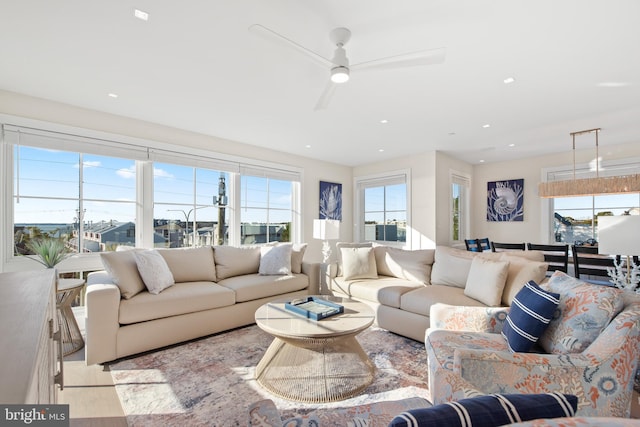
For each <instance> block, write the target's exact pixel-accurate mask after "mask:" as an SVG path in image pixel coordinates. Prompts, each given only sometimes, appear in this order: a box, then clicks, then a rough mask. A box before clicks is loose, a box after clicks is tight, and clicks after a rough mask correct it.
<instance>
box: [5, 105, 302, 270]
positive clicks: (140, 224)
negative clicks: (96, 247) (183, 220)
mask: <svg viewBox="0 0 640 427" xmlns="http://www.w3.org/2000/svg"><path fill="white" fill-rule="evenodd" d="M16 129H28V130H30V131H32V132H34V133H37V134H42V135H46V136H52V135H53V136H60V135H63V136H64V137H65V138H66V139H68V140H69V141H68V145H65V146H64V147H58V146H56V149H60V150H62V151H77V152H79V153H83V154H95V155H101V156H114V157H121V158H125V159H129V160H134V161H135V165H136V184H135V185H136V206H137V207H136V246H137V247H142V248H153V233H154V228H153V225H154V221H153V220H154V218H153V211H154V203H153V164H154V162H165V163H172V164H182V165H185V166H190V167H196V168H197V167H202V168H206V169H214V170H219V171H221V170H223V169H221V168H224V172H229V181H230V182H228V183H227V194H228V198H229V201H228V206H227V208H226V209H227V210H228V211H229V224H228V227H229V235H230V237H229V241H228V242H227V244H228V245H238V244H239V241H240V236H239V233H240V210H239V209H237V208H236V207H235V204H236V203H239V200H240V199H239V197H238V196H239V191H240V179H241V170H244V171H254V172H259V173H261V174H263V175H265V176H272V177H276V176H277V177H280V178H279V179H282V177H287V178H288V179H291V180H292V181H293V185H292V192H293V194H292V195H291V196H292V221H291V234H290V238H291V241H292V242H294V243H300V239H301V236H302V225H303V224H302V206H301V199H302V198H301V194H300V193H301V183H302V182H303V179H304V176H303V169H302V168H299V167H296V166H289V165H283V164H278V163H273V162H268V161H263V160H257V159H252V158H248V157H242V156H236V155H228V154H223V153H218V152H215V151H208V150H203V149H198V148H192V147H188V146H177V145H174V144H169V143H163V142H158V141H151V140H147V139H142V138H136V137H129V136H125V135H115V134H110V133H107V132H102V131H95V130H90V129H85V128H79V127H74V126H67V125H60V124H55V123H49V122H43V121H40V120H34V119H27V118H22V117H15V116H10V115H5V114H0V165H2V167H1V169H2V171H1V174H2V183H3V185H2V186H1V188H0V209H1V210H2V212H3V215H2V221H1V222H0V227H2V228H1V229H2V230H4V232H3V233H1V235H0V263H1V265H0V267H1V268H0V271H19V270H25V269H32V268H33V267H34V263H33V262H32V261H31V260H28V259H26V257H20V256H14V251H13V239H14V233H13V229H14V215H13V203H14V184H13V178H14V167H13V145H14V143H15V141H14V140H13V139H12V137H7V134H8V133H10V132H14V131H15V130H16ZM85 144H86V145H85ZM23 145H28V146H38V145H37V144H35V145H34V144H29V143H25V144H23ZM42 145H44V147H42V146H40V148H50V146H48V147H47V145H46V144H42ZM68 147H76V148H79V149H77V150H76V149H70V148H68ZM114 153H115V154H114ZM123 153H124V155H123ZM127 153H131V156H128V155H126V154H127ZM134 154H135V155H134ZM163 159H164V160H163ZM166 159H170V161H167V160H166ZM185 163H186V164H185ZM102 268H103V267H102V262H101V260H100V257H99V253H91V254H76V255H74V256H72V257H70V258H68V259H67V260H65V261H64V262H63V263H62V264H60V265H59V268H58V270H59V271H60V272H66V271H69V272H71V271H93V270H99V269H102Z"/></svg>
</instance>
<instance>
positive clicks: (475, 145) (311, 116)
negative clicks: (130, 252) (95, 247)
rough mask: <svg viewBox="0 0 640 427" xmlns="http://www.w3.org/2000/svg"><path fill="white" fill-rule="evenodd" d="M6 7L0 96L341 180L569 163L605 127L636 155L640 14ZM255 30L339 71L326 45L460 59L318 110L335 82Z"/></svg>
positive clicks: (287, 6)
mask: <svg viewBox="0 0 640 427" xmlns="http://www.w3.org/2000/svg"><path fill="white" fill-rule="evenodd" d="M0 5H1V7H0V11H1V12H0V19H1V21H0V58H1V59H0V89H5V90H9V91H13V92H19V93H24V94H27V95H31V96H36V97H41V98H46V99H52V100H56V101H60V102H64V103H68V104H72V105H77V106H81V107H85V108H89V109H94V110H99V111H105V112H108V113H113V114H118V115H122V116H127V117H133V118H136V119H141V120H146V121H149V122H154V123H161V124H164V125H168V126H173V127H176V128H181V129H186V130H191V131H194V132H199V133H203V134H208V135H215V136H218V137H222V138H227V139H230V140H235V141H239V142H243V143H248V144H253V145H258V146H265V147H269V148H272V149H275V150H281V151H284V152H288V153H293V154H298V155H302V156H307V157H313V158H316V159H322V160H326V161H330V162H335V163H340V164H344V165H359V164H366V163H371V162H376V161H382V160H385V159H391V158H396V157H401V156H408V155H411V154H414V153H421V152H425V151H430V150H441V151H444V152H447V153H449V154H450V155H452V156H454V157H457V158H460V159H462V160H465V161H468V162H470V163H474V164H475V163H478V162H480V161H481V160H485V161H486V162H493V161H504V160H509V159H514V158H522V157H529V156H534V155H541V154H546V153H552V152H567V151H570V150H571V139H570V137H569V133H570V132H573V131H579V130H583V129H589V128H594V127H601V128H602V133H601V134H600V144H601V146H605V145H608V144H618V143H630V142H640V138H639V136H640V54H639V45H640V25H639V21H638V19H639V18H640V1H637V0H616V1H603V0H562V1H557V0H553V1H552V0H539V1H530V0H529V1H525V0H436V1H434V0H395V1H391V0H387V1H382V0H325V1H319V0H270V1H266V0H226V1H221V0H218V1H214V0H190V1H176V0H171V1H169V0H118V1H97V0H93V1H87V0H60V1H42V0H20V1H11V0H0ZM135 8H138V9H140V10H143V11H145V12H147V13H149V15H150V18H149V20H148V21H147V22H144V21H141V20H139V19H137V18H135V17H134V16H133V12H134V9H135ZM255 23H259V24H262V25H264V26H266V27H269V28H271V29H273V30H275V31H277V32H279V33H280V34H283V35H285V36H287V37H289V38H290V39H293V40H295V41H297V42H298V43H299V44H301V45H303V46H304V47H306V48H308V49H311V50H313V51H315V52H317V53H319V54H321V55H323V56H325V57H331V56H332V54H333V49H334V46H332V45H331V42H330V41H329V37H328V34H329V32H330V30H331V29H333V28H335V27H339V26H343V27H347V28H349V29H350V30H351V31H352V37H351V41H350V42H349V43H348V44H347V45H346V50H347V55H348V56H349V59H350V61H351V63H358V62H363V61H367V60H371V59H377V58H381V57H386V56H391V55H396V54H401V53H406V52H411V51H415V50H420V49H429V48H439V47H446V51H447V55H446V60H445V62H444V63H443V64H440V65H430V66H423V67H411V68H403V69H396V70H377V71H369V72H362V73H360V74H358V73H353V74H352V76H351V80H350V81H349V82H347V83H345V84H343V85H341V86H339V87H337V89H336V92H335V95H334V97H333V99H332V100H331V103H330V104H329V108H328V109H326V110H322V111H314V106H315V104H316V102H317V100H318V98H319V96H320V94H321V93H322V91H323V89H324V87H325V85H326V83H327V81H328V73H329V71H328V70H325V69H323V68H322V67H320V66H318V64H317V63H315V62H313V61H310V60H309V58H308V57H307V56H305V55H303V54H301V53H300V52H298V51H296V50H294V49H291V48H289V47H288V46H285V45H282V44H278V43H274V42H273V41H270V40H266V39H264V38H262V37H260V36H257V35H256V34H255V33H253V32H250V31H248V27H249V26H250V25H252V24H255ZM507 77H513V78H515V79H516V81H515V83H512V84H509V85H507V84H504V83H503V80H504V79H505V78H507ZM612 86H613V87H612ZM109 93H115V94H118V98H115V99H114V98H111V97H109V96H108V94H109ZM382 119H386V120H388V121H389V123H387V124H381V123H380V120H382ZM485 124H490V125H491V127H489V128H483V127H482V126H483V125H485ZM586 139H587V140H586V141H585V140H579V143H580V144H584V148H590V147H593V140H592V139H591V138H586ZM509 144H515V146H514V147H509ZM307 146H309V147H307ZM579 148H580V147H579ZM380 149H383V150H384V151H383V152H380V151H379V150H380Z"/></svg>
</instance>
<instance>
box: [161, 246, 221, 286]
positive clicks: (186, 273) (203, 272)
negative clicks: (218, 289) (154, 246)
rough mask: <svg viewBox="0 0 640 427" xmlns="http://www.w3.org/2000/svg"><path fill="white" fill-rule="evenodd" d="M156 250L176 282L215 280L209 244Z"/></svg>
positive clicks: (214, 269)
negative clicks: (197, 246)
mask: <svg viewBox="0 0 640 427" xmlns="http://www.w3.org/2000/svg"><path fill="white" fill-rule="evenodd" d="M158 252H159V253H160V255H162V257H163V258H164V260H165V261H166V262H167V265H168V266H169V269H170V270H171V274H173V278H174V280H175V281H176V282H177V283H180V282H199V281H203V282H204V281H210V282H215V281H216V280H217V278H216V264H215V262H214V260H213V248H212V247H211V246H202V247H199V248H175V249H159V250H158Z"/></svg>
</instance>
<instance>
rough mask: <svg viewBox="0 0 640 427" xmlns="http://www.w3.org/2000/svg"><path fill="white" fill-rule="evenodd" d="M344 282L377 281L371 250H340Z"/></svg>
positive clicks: (374, 260)
mask: <svg viewBox="0 0 640 427" xmlns="http://www.w3.org/2000/svg"><path fill="white" fill-rule="evenodd" d="M340 251H341V253H342V254H341V255H342V262H343V266H342V268H343V273H344V279H345V280H354V279H377V278H378V272H377V269H376V259H375V256H374V254H373V248H340Z"/></svg>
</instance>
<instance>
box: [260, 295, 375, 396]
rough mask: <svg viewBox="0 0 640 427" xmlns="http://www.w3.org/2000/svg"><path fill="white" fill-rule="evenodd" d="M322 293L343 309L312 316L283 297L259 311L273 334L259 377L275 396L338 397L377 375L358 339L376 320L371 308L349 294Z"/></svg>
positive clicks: (355, 391)
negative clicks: (293, 309)
mask: <svg viewBox="0 0 640 427" xmlns="http://www.w3.org/2000/svg"><path fill="white" fill-rule="evenodd" d="M320 298H323V299H327V300H330V301H333V302H337V303H338V304H341V305H343V306H344V313H342V314H339V315H335V316H331V317H328V318H326V319H323V320H319V321H314V320H310V319H306V318H304V317H302V316H300V315H297V314H295V313H293V312H291V311H289V310H287V309H285V307H284V303H285V301H282V302H271V303H268V304H265V305H263V306H261V307H260V308H258V310H257V311H256V315H255V317H256V323H257V325H258V326H259V327H260V328H261V329H262V330H264V331H265V332H268V333H269V334H271V335H273V336H274V337H275V338H274V340H273V342H272V343H271V345H270V346H269V348H268V349H267V351H266V353H265V354H264V356H263V357H262V360H260V363H259V364H258V366H257V367H256V380H257V382H258V383H259V384H260V385H261V386H262V387H264V388H265V389H267V390H269V391H270V392H271V393H273V394H275V395H277V396H280V397H283V398H285V399H289V400H295V401H298V402H308V403H322V402H334V401H338V400H344V399H348V398H350V397H353V396H355V395H357V394H358V393H360V392H361V391H362V390H364V389H365V388H366V387H367V386H368V385H369V384H371V382H372V381H373V377H374V373H375V368H374V366H373V363H371V361H370V360H369V358H368V357H367V355H366V353H365V352H364V350H363V349H362V347H361V346H360V343H359V342H358V340H357V339H356V335H357V334H359V333H360V332H362V331H363V330H365V329H367V328H368V327H369V326H371V324H372V323H373V321H374V318H375V316H374V313H373V310H372V309H371V308H369V306H367V305H366V304H364V303H361V302H357V301H354V300H350V299H346V298H339V297H330V296H326V295H322V296H320Z"/></svg>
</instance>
